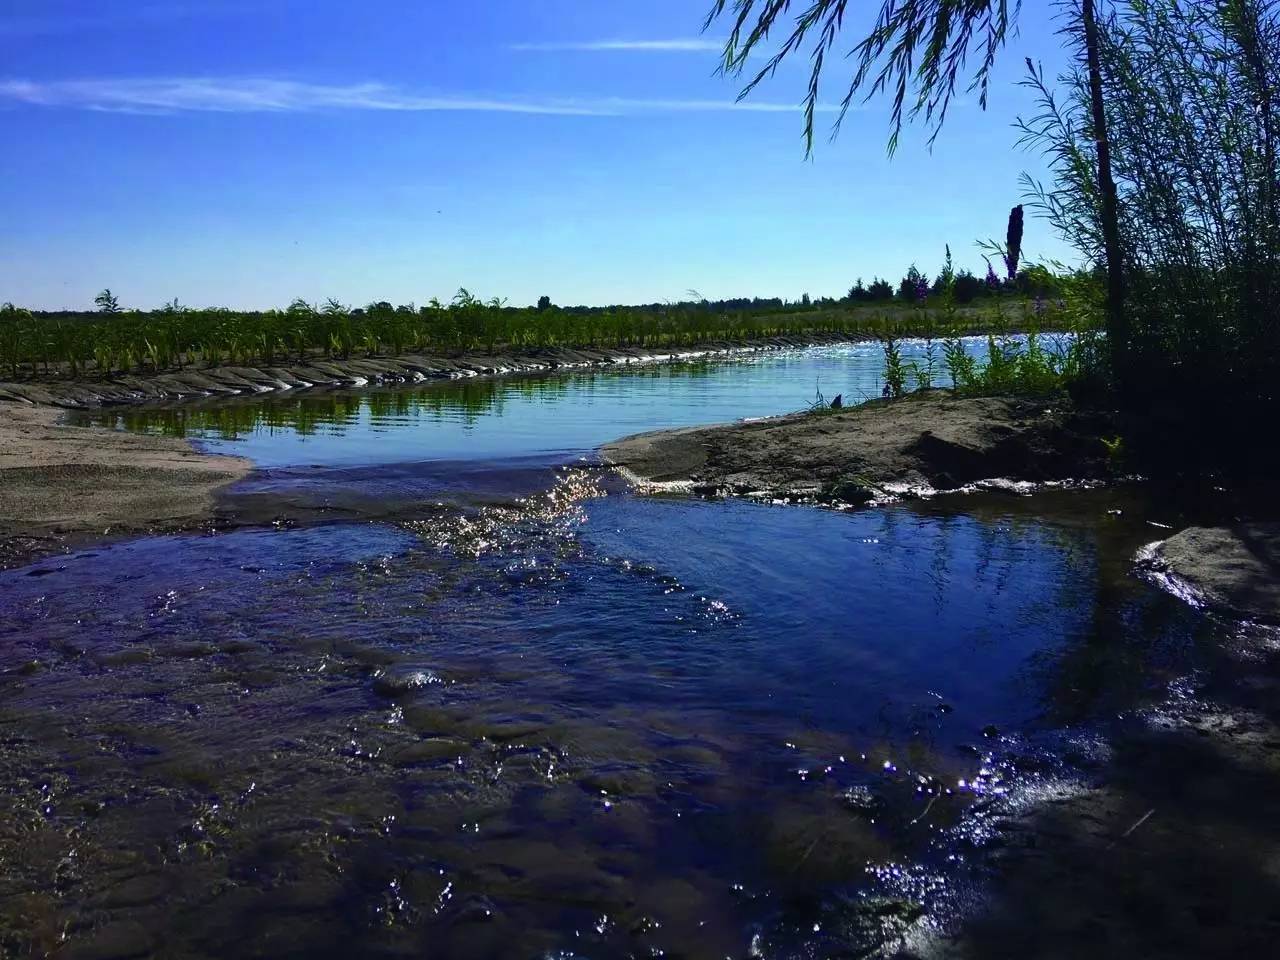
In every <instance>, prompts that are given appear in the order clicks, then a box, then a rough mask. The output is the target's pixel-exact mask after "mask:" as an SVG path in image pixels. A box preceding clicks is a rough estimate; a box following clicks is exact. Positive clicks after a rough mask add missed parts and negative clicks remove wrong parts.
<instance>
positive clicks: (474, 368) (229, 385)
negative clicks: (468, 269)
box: [0, 334, 852, 409]
mask: <svg viewBox="0 0 1280 960" xmlns="http://www.w3.org/2000/svg"><path fill="white" fill-rule="evenodd" d="M849 342H852V339H851V338H850V337H849V336H847V335H845V334H811V335H806V336H804V337H792V336H778V337H768V338H766V339H762V340H741V341H727V340H715V341H709V342H706V343H701V344H698V345H696V346H691V347H688V348H684V349H671V348H669V347H668V348H646V347H599V348H581V349H568V348H562V347H547V348H542V349H534V350H504V351H498V352H496V353H471V354H459V355H456V356H421V355H418V354H404V355H400V356H394V357H359V358H351V359H346V360H335V359H323V358H320V357H308V358H307V359H306V360H305V361H299V362H288V361H282V363H281V364H280V365H279V366H271V365H263V366H260V367H247V366H234V365H225V366H217V367H209V368H203V367H196V366H190V367H187V368H185V369H182V370H173V371H167V372H164V373H157V374H148V375H145V376H132V375H121V376H114V377H109V378H103V379H81V380H62V379H56V378H51V379H45V380H34V381H22V382H8V383H6V382H0V401H6V400H7V401H15V402H18V403H24V404H44V405H52V406H59V407H69V408H73V409H78V408H83V407H100V406H119V405H127V404H137V403H151V402H172V401H181V400H190V399H194V398H199V397H221V396H225V397H231V396H243V395H253V394H261V393H272V392H281V391H297V390H311V389H325V388H335V387H364V386H370V385H379V384H396V383H423V382H426V381H429V380H448V379H457V378H461V377H480V376H503V375H507V374H520V373H551V372H554V371H557V370H579V369H587V368H590V367H607V366H615V365H618V364H623V365H630V364H646V363H662V362H672V361H681V360H701V359H709V358H725V357H731V356H733V355H735V354H752V353H760V352H763V351H770V350H794V349H799V348H803V347H815V346H824V345H828V344H834V343H849Z"/></svg>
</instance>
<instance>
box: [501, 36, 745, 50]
mask: <svg viewBox="0 0 1280 960" xmlns="http://www.w3.org/2000/svg"><path fill="white" fill-rule="evenodd" d="M510 49H512V50H531V51H539V52H546V53H597V52H601V51H608V50H622V51H627V52H631V53H709V52H719V51H721V50H723V49H724V41H723V40H708V39H698V38H692V39H675V40H587V41H582V42H571V43H513V44H511V46H510Z"/></svg>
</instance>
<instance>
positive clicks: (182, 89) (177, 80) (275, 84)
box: [0, 77, 837, 116]
mask: <svg viewBox="0 0 1280 960" xmlns="http://www.w3.org/2000/svg"><path fill="white" fill-rule="evenodd" d="M6 101H8V102H10V103H17V104H28V105H32V106H41V107H51V108H59V107H60V108H67V109H79V110H98V111H112V112H123V113H140V114H172V113H191V112H202V113H303V112H310V111H319V110H365V111H409V112H424V113H425V112H436V111H466V112H472V113H525V114H550V115H561V116H625V115H629V114H641V113H682V112H684V113H687V112H708V113H709V112H719V111H735V112H736V111H743V112H755V113H790V112H794V111H796V110H797V109H798V107H797V106H795V105H793V104H783V103H771V102H768V101H759V100H744V101H741V102H738V101H735V100H733V99H731V98H726V99H724V100H708V99H690V100H679V99H666V100H656V99H655V100H650V99H634V98H626V97H593V98H564V97H561V98H545V97H543V98H538V97H504V96H473V95H467V94H421V93H415V92H412V91H406V90H402V89H399V88H396V87H392V86H388V85H386V84H381V83H355V84H319V83H305V82H301V81H297V80H279V79H270V78H261V77H222V78H215V77H146V78H114V79H97V80H55V81H33V80H0V103H3V102H6ZM818 109H819V110H820V111H821V112H824V113H825V112H831V111H834V110H836V109H837V108H836V107H835V106H833V105H826V104H822V105H819V107H818Z"/></svg>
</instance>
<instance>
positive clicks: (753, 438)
mask: <svg viewBox="0 0 1280 960" xmlns="http://www.w3.org/2000/svg"><path fill="white" fill-rule="evenodd" d="M1110 428H1111V422H1110V418H1109V417H1108V416H1107V415H1105V414H1101V413H1093V412H1084V411H1079V410H1076V409H1075V408H1073V407H1072V406H1071V405H1070V403H1069V402H1068V401H1067V400H1066V399H1065V398H1063V399H1053V400H1045V399H1028V398H1017V397H972V398H958V397H954V396H952V395H951V394H950V393H949V392H946V391H941V390H934V391H927V392H922V393H915V394H910V395H908V396H907V397H904V398H902V399H901V400H894V401H872V402H870V403H867V404H864V405H862V406H859V407H853V408H850V409H847V410H844V411H839V412H829V411H821V412H818V413H804V414H793V415H791V416H786V417H777V418H770V419H766V420H759V421H754V422H743V423H735V424H724V425H719V426H711V427H696V428H691V429H685V430H669V431H658V432H655V433H646V434H640V435H637V436H633V437H627V438H625V439H622V440H619V441H616V442H614V443H611V444H608V445H607V446H605V447H604V448H603V450H602V455H603V457H604V458H605V460H606V461H607V462H609V463H611V464H613V465H615V466H617V467H619V468H620V469H621V470H622V472H623V473H624V475H625V476H627V477H628V478H630V479H632V480H633V481H634V482H637V483H638V484H639V485H640V486H641V487H647V488H649V489H654V490H662V489H668V490H672V491H689V492H697V493H727V494H734V495H748V496H758V497H770V498H784V499H797V500H818V501H842V502H846V503H855V504H856V503H865V502H867V501H869V500H872V499H878V498H881V497H883V496H884V495H886V494H910V493H916V494H923V495H928V494H931V493H934V492H938V491H943V490H952V489H956V488H959V487H963V486H965V485H967V484H973V483H978V482H981V481H986V480H1002V481H1029V482H1037V483H1044V482H1051V481H1068V480H1096V479H1100V478H1104V477H1107V476H1108V475H1109V473H1110V465H1109V461H1108V451H1107V447H1106V444H1105V443H1103V441H1102V439H1101V438H1102V437H1103V436H1106V435H1107V431H1108V430H1109V429H1110Z"/></svg>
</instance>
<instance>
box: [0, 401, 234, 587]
mask: <svg viewBox="0 0 1280 960" xmlns="http://www.w3.org/2000/svg"><path fill="white" fill-rule="evenodd" d="M250 466H251V465H250V463H249V462H248V461H247V460H242V459H240V458H237V457H223V456H206V455H204V454H201V453H198V452H196V450H195V449H194V448H193V447H192V446H191V444H190V443H188V442H187V441H185V440H176V439H170V438H167V437H151V436H142V435H139V434H131V433H123V432H117V431H113V430H106V429H102V428H99V427H73V426H66V425H63V424H60V423H59V422H58V411H57V410H56V409H54V408H51V407H39V406H27V405H22V404H17V403H0V565H3V564H6V561H8V562H9V563H11V562H13V561H14V560H15V559H17V558H20V557H21V556H23V555H25V554H30V553H38V552H40V551H39V546H40V545H41V544H45V545H56V544H57V543H59V542H62V541H65V540H67V539H79V538H87V537H89V536H103V535H107V536H114V535H123V534H128V533H144V532H157V531H166V530H175V529H183V528H187V527H191V526H195V525H197V524H199V523H200V522H201V521H203V520H205V519H207V518H208V517H209V516H210V515H211V511H212V509H213V506H214V502H215V500H214V498H215V494H216V493H217V492H218V491H219V490H220V489H221V488H223V487H225V486H226V485H228V484H230V483H232V482H233V481H235V480H237V479H239V478H240V477H242V476H244V475H245V474H246V473H248V471H249V469H250Z"/></svg>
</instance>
